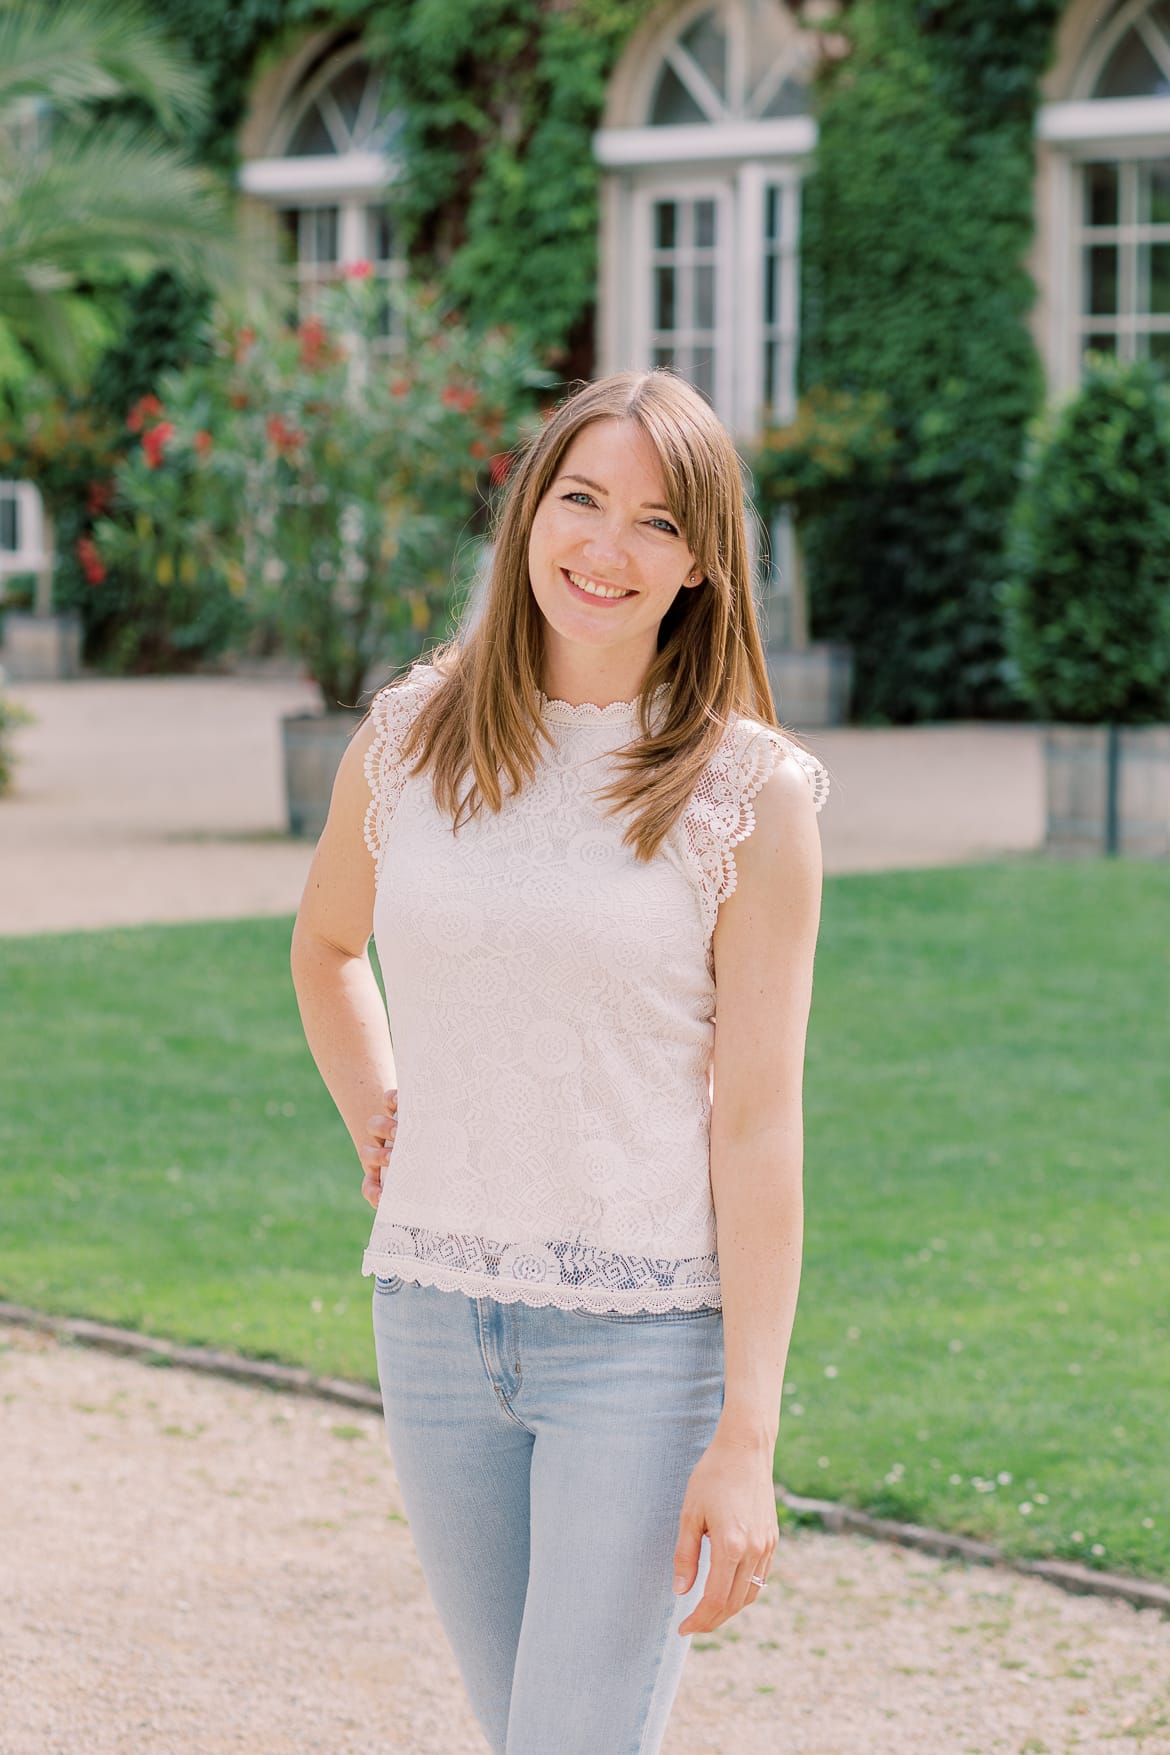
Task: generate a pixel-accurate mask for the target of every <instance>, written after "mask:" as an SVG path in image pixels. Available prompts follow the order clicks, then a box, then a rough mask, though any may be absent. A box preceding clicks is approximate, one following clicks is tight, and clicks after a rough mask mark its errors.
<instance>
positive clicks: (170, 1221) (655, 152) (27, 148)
mask: <svg viewBox="0 0 1170 1755" xmlns="http://www.w3.org/2000/svg"><path fill="white" fill-rule="evenodd" d="M0 173H2V174H0V476H2V477H3V479H2V480H0V592H2V609H0V613H2V619H3V648H2V656H0V662H2V664H3V667H4V673H5V678H6V681H5V684H4V688H3V692H2V693H0V754H2V764H3V776H4V779H5V781H6V783H7V786H8V791H7V794H6V796H5V797H4V798H3V800H0V934H3V936H2V937H0V991H2V993H3V999H2V1001H0V1082H2V1084H3V1088H4V1096H3V1104H2V1107H0V1157H2V1161H3V1171H2V1172H0V1175H2V1179H3V1203H4V1229H3V1236H2V1238H0V1293H2V1294H3V1295H4V1296H5V1297H7V1298H8V1299H9V1300H11V1301H13V1302H14V1303H16V1304H19V1305H22V1306H28V1307H35V1308H36V1309H39V1310H42V1311H51V1312H59V1313H65V1314H70V1315H79V1316H96V1317H100V1318H103V1319H106V1320H109V1321H113V1322H118V1323H121V1324H124V1325H127V1326H130V1327H134V1328H139V1329H142V1330H144V1331H146V1332H148V1333H154V1334H160V1335H169V1336H173V1337H176V1338H178V1339H181V1340H189V1341H195V1342H199V1343H203V1344H214V1345H218V1346H223V1347H229V1348H233V1349H235V1350H237V1351H241V1352H246V1353H250V1354H253V1355H256V1356H259V1357H270V1358H279V1359H283V1360H286V1361H289V1362H292V1363H301V1364H305V1365H307V1366H309V1367H311V1368H312V1369H314V1370H316V1371H329V1372H334V1373H337V1374H340V1375H348V1376H351V1377H354V1378H357V1379H361V1380H364V1381H367V1382H369V1381H372V1378H373V1358H372V1350H371V1347H370V1344H369V1337H368V1311H367V1310H366V1304H365V1292H366V1287H365V1285H364V1284H363V1283H362V1282H361V1281H360V1280H359V1278H358V1262H359V1259H360V1248H361V1244H362V1241H363V1236H364V1230H365V1222H366V1218H367V1217H368V1214H367V1211H366V1209H365V1208H364V1207H363V1206H362V1205H361V1203H360V1201H359V1200H358V1198H357V1189H358V1184H359V1172H358V1167H357V1165H356V1162H352V1161H351V1160H352V1151H351V1149H350V1147H349V1143H348V1140H347V1139H346V1138H345V1137H344V1134H343V1132H342V1130H341V1128H340V1124H339V1122H338V1120H337V1117H336V1115H335V1114H334V1113H333V1111H332V1107H331V1105H330V1103H329V1100H328V1097H327V1094H326V1093H325V1091H324V1089H323V1088H322V1086H321V1084H320V1081H319V1080H318V1078H317V1075H316V1073H315V1069H314V1068H313V1066H312V1063H311V1061H310V1060H309V1058H308V1055H307V1052H306V1050H305V1047H304V1043H303V1041H302V1039H301V1034H300V1029H299V1023H298V1019H297V1014H296V1008H295V1002H294V1000H293V995H292V991H291V984H290V982H289V980H288V976H287V941H288V932H289V925H290V916H291V913H292V911H293V909H294V908H295V905H296V901H297V898H298V894H299V888H300V885H301V883H302V882H303V878H304V872H305V869H306V867H307V863H308V859H309V855H310V853H311V849H312V842H313V837H314V836H315V835H316V834H317V833H318V832H319V830H320V827H321V823H322V821H323V817H324V810H325V807H326V804H327V801H328V791H329V784H330V781H331V778H332V774H333V772H334V770H335V767H336V763H337V760H338V759H339V757H340V753H341V751H342V749H343V748H344V746H345V742H346V740H347V738H348V737H349V736H350V735H351V733H352V730H353V727H354V725H355V723H356V722H357V719H358V717H359V714H360V711H361V708H362V706H363V704H364V703H365V702H366V701H367V700H368V698H369V692H370V690H371V689H372V688H374V687H376V686H378V684H379V683H380V682H381V681H383V680H385V678H386V677H388V676H390V675H392V674H395V673H396V672H397V671H399V670H400V669H401V668H402V667H403V666H405V665H406V664H407V663H409V662H410V661H411V660H412V659H413V658H414V657H416V656H418V655H419V654H420V653H422V652H425V651H426V650H427V648H428V646H429V645H430V644H432V643H433V642H435V641H436V640H438V639H440V638H444V637H446V636H447V635H448V634H449V633H450V632H451V630H453V629H454V628H457V627H458V626H459V625H460V620H461V618H464V617H469V616H472V615H474V612H475V592H476V585H477V580H478V579H481V578H482V576H483V568H484V565H485V561H486V545H487V541H488V532H489V522H490V512H491V507H492V503H493V496H494V495H495V494H496V493H497V492H498V490H499V488H500V486H501V485H502V484H503V483H504V482H505V481H506V479H507V473H508V468H509V459H510V455H511V453H512V451H513V450H514V448H515V447H516V445H517V444H519V443H520V442H521V441H522V439H523V437H524V436H525V434H526V433H527V432H528V431H530V430H531V427H532V423H533V422H534V421H538V420H539V418H540V411H541V409H542V407H544V406H546V405H547V404H548V402H549V401H550V400H552V399H555V398H556V397H558V396H560V395H561V394H562V393H563V392H564V390H565V388H566V387H567V386H568V385H569V384H570V383H571V382H573V381H575V380H576V379H578V378H580V377H588V376H592V375H598V374H602V373H606V372H609V371H612V370H616V369H619V368H625V367H648V366H654V365H668V366H671V367H673V368H674V369H675V370H677V371H679V372H681V373H682V374H683V375H684V376H686V377H687V378H688V379H689V380H690V381H691V382H692V383H694V384H695V385H696V386H697V387H698V389H699V390H700V391H701V392H702V393H703V394H704V395H705V396H707V397H708V398H709V399H710V401H711V403H712V404H713V406H714V407H715V409H716V410H717V412H718V413H719V415H720V416H721V417H722V418H723V420H724V421H725V422H726V423H727V425H728V426H729V428H730V429H731V431H732V432H733V434H734V435H735V438H736V441H737V444H738V446H739V448H740V451H741V454H742V456H743V458H744V462H745V472H746V479H747V480H748V482H749V485H750V491H751V495H752V500H753V504H754V507H755V509H756V511H757V513H758V519H757V520H756V528H755V538H754V540H755V561H756V582H757V589H758V604H759V614H760V620H761V628H762V631H763V633H764V636H765V640H766V646H767V652H768V659H769V666H770V672H771V677H772V683H773V689H774V693H775V697H776V703H777V710H778V713H779V717H780V719H781V721H782V722H783V723H784V724H785V725H787V726H789V727H790V728H792V729H794V730H795V731H797V732H798V733H799V734H800V735H802V736H804V737H807V739H808V741H809V743H810V745H811V747H813V748H814V749H815V750H816V752H817V753H818V754H819V755H821V756H822V758H823V759H824V760H825V761H826V763H827V764H828V766H829V768H830V772H831V774H832V776H833V780H834V789H833V793H832V795H831V797H830V801H829V804H828V807H827V809H826V811H825V814H824V818H823V825H822V826H823V837H824V846H825V856H826V868H827V871H828V874H829V875H828V881H827V884H826V891H825V911H824V925H823V931H822V939H821V945H820V949H819V952H818V966H817V992H816V1000H815V1003H814V1010H813V1019H812V1026H811V1031H810V1043H809V1060H808V1079H807V1159H808V1166H809V1242H808V1266H807V1269H806V1282H805V1289H804V1292H803V1294H802V1303H801V1310H800V1315H799V1317H798V1323H797V1332H796V1336H795V1339H794V1343H793V1354H792V1362H791V1370H790V1375H789V1382H788V1384H787V1393H786V1397H785V1419H784V1422H783V1426H782V1432H781V1438H780V1443H779V1447H778V1451H777V1464H776V1472H777V1480H778V1481H779V1482H781V1483H783V1484H785V1485H786V1486H787V1487H789V1488H791V1489H792V1490H794V1491H795V1492H797V1493H800V1494H806V1495H812V1496H816V1497H819V1498H822V1499H823V1498H834V1499H837V1500H838V1501H840V1502H842V1503H848V1504H853V1505H856V1506H859V1507H861V1508H864V1509H868V1510H870V1511H876V1512H879V1513H882V1514H884V1515H888V1516H894V1517H901V1518H911V1519H916V1520H918V1521H920V1522H924V1523H929V1524H932V1525H936V1526H939V1527H942V1528H946V1529H949V1530H952V1531H959V1532H964V1533H967V1534H971V1535H977V1536H984V1537H987V1538H990V1539H993V1540H995V1541H996V1542H997V1543H999V1544H1000V1545H1001V1546H1002V1547H1004V1548H1005V1549H1007V1550H1008V1551H1009V1552H1012V1553H1015V1554H1020V1555H1033V1556H1041V1557H1043V1556H1048V1557H1052V1556H1056V1557H1064V1558H1066V1559H1069V1560H1076V1561H1080V1562H1083V1563H1084V1564H1086V1565H1088V1566H1090V1567H1096V1568H1098V1569H1102V1568H1103V1569H1112V1570H1114V1571H1128V1572H1131V1573H1134V1574H1139V1575H1142V1576H1146V1577H1162V1578H1165V1576H1166V1572H1167V1568H1168V1566H1170V1536H1168V1533H1167V1519H1166V1512H1165V1492H1164V1487H1165V1462H1164V1421H1165V1407H1166V1397H1167V1393H1168V1391H1170V1364H1168V1359H1170V1351H1168V1348H1167V1315H1166V1303H1165V1295H1164V1289H1165V1285H1166V1284H1167V1276H1168V1272H1170V1219H1168V1217H1167V1214H1168V1212H1170V1207H1168V1205H1167V1202H1166V1199H1165V1190H1166V1173H1167V1169H1168V1167H1170V1164H1168V1154H1167V1144H1166V1142H1167V1132H1166V1116H1167V1112H1168V1108H1170V1088H1168V1081H1167V1070H1166V1069H1167V1066H1168V1065H1170V1056H1168V1055H1167V1052H1166V1028H1167V994H1168V993H1170V934H1168V933H1167V920H1168V919H1170V908H1168V901H1170V896H1168V885H1167V863H1166V862H1167V857H1168V856H1170V487H1168V483H1170V399H1168V398H1170V393H1168V392H1167V389H1166V376H1165V375H1166V371H1167V367H1168V366H1170V4H1167V3H1166V0H1124V3H1122V0H1119V3H1117V4H1109V3H1107V0H1093V3H1091V4H1090V3H1087V0H1069V3H1068V4H1062V3H1061V0H1030V3H1028V4H1023V3H1022V0H949V3H948V4H945V5H944V4H941V3H938V0H854V3H853V4H845V3H843V0H842V3H840V4H832V3H831V0H806V3H805V4H803V5H798V4H795V3H785V0H686V3H684V4H679V3H676V0H668V3H666V4H663V3H662V0H655V3H654V4H651V3H650V0H576V3H570V4H564V3H561V0H526V3H525V4H520V3H518V0H517V3H516V4H507V3H500V0H492V3H489V0H366V3H359V0H337V3H336V4H334V5H328V4H325V5H322V4H310V3H308V0H197V3H196V0H153V4H152V5H151V7H150V9H149V11H146V10H144V9H138V8H135V7H133V6H129V5H127V6H124V7H121V8H115V7H114V6H112V5H102V6H96V5H86V4H83V3H81V0H61V3H60V4H56V5H47V4H46V5H33V4H11V5H4V6H0Z"/></svg>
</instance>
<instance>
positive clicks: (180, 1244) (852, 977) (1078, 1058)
mask: <svg viewBox="0 0 1170 1755" xmlns="http://www.w3.org/2000/svg"><path fill="white" fill-rule="evenodd" d="M1168 927H1170V872H1168V871H1167V870H1166V869H1165V868H1160V867H1158V866H1156V865H1152V864H1140V863H1136V862H1128V861H1127V862H1108V861H1105V860H1097V861H1091V862H1086V863H1076V864H1048V863H1045V862H1041V861H1032V860H1025V861H1020V862H1013V863H1008V864H1004V865H988V866H968V867H963V868H961V869H952V870H945V871H931V872H922V873H899V874H890V875H882V876H876V877H873V876H864V877H849V878H836V879H833V880H831V881H829V882H828V883H827V884H826V890H825V909H824V924H823V929H822V937H821V945H820V949H819V952H818V961H817V980H816V997H815V1001H814V1008H813V1022H812V1028H811V1032H810V1043H809V1063H808V1077H807V1084H806V1093H807V1102H806V1114H807V1130H806V1167H807V1168H806V1181H807V1192H808V1239H807V1253H806V1267H805V1275H804V1282H803V1287H802V1292H801V1302H800V1311H799V1315H798V1319H797V1328H796V1334H795V1337H794V1341H793V1348H792V1356H791V1360H790V1369H789V1382H788V1388H787V1393H786V1396H785V1417H784V1420H783V1423H782V1427H781V1436H780V1445H779V1449H778V1453H777V1478H778V1479H780V1480H782V1481H783V1482H784V1484H785V1485H786V1486H788V1487H790V1488H791V1489H793V1490H794V1491H796V1492H800V1493H808V1494H813V1495H815V1496H818V1497H827V1498H836V1499H841V1500H846V1501H849V1502H852V1503H854V1504H858V1505H861V1506H863V1507H865V1508H867V1509H870V1510H874V1511H877V1512H879V1513H882V1514H885V1515H889V1516H895V1517H903V1518H913V1519H917V1520H920V1521H922V1522H926V1523H930V1524H935V1525H939V1526H943V1527H946V1528H950V1529H955V1530H961V1531H965V1532H968V1533H971V1534H976V1535H981V1536H985V1537H989V1538H991V1539H993V1540H995V1541H997V1542H1000V1543H1001V1544H1002V1545H1004V1546H1005V1547H1007V1548H1009V1549H1010V1550H1012V1551H1013V1552H1018V1553H1031V1554H1058V1555H1065V1556H1075V1557H1077V1558H1079V1559H1082V1560H1085V1561H1087V1562H1088V1563H1089V1564H1098V1565H1100V1566H1103V1567H1107V1568H1112V1569H1116V1570H1122V1571H1124V1570H1132V1571H1136V1572H1141V1573H1145V1574H1147V1575H1150V1576H1162V1577H1165V1576H1167V1575H1170V1512H1168V1511H1167V1506H1166V1491H1165V1487H1166V1447H1165V1433H1166V1425H1167V1409H1168V1408H1170V1334H1168V1328H1170V1296H1168V1288H1170V1200H1168V1199H1167V1193H1168V1189H1167V1184H1168V1182H1170V1176H1168V1171H1170V1148H1168V1130H1167V1117H1168V1116H1170V1073H1168V1063H1170V1057H1168V1055H1167V1021H1168V1019H1167V1014H1168V1010H1170V930H1168ZM288 935H289V923H288V922H287V921H281V920H277V921H272V920H263V921H237V922H232V923H228V924H219V923H215V924H210V925H199V926H181V927H166V928H143V929H138V930H133V931H115V932H105V933H93V934H70V935H66V936H62V937H42V938H35V939H9V940H4V941H0V994H2V995H3V1005H2V1008H0V1067H2V1068H3V1073H2V1075H0V1085H2V1090H0V1162H2V1163H3V1165H4V1169H3V1172H2V1183H0V1193H2V1196H3V1208H2V1212H3V1221H2V1224H0V1293H2V1294H3V1295H4V1296H6V1297H9V1298H12V1299H16V1300H20V1301H23V1302H27V1303H30V1304H35V1305H38V1306H40V1307H41V1308H42V1309H46V1310H52V1311H63V1312H70V1313H82V1314H86V1315H91V1316H97V1317H102V1318H107V1319H110V1320H114V1321H118V1322H123V1323H129V1324H131V1325H134V1326H137V1327H141V1328H143V1329H145V1330H148V1331H152V1332H155V1333H159V1334H166V1335H172V1336H176V1337H179V1338H181V1339H183V1340H189V1341H204V1342H209V1343H215V1344H217V1345H227V1346H232V1347H236V1348H238V1349H241V1350H243V1351H247V1352H251V1353H255V1354H260V1355H264V1356H269V1357H277V1358H283V1359H289V1360H293V1361H296V1362H301V1363H304V1364H307V1365H309V1366H310V1367H312V1368H314V1369H316V1370H319V1371H327V1372H335V1373H340V1374H344V1375H349V1376H354V1377H362V1378H366V1379H369V1380H370V1381H373V1375H374V1373H373V1352H372V1346H371V1342H370V1339H369V1333H368V1305H369V1289H370V1282H369V1281H367V1280H362V1279H361V1278H360V1277H359V1265H360V1256H361V1250H362V1246H363V1243H364V1239H365V1235H366V1232H367V1230H368V1225H369V1220H370V1217H371V1214H370V1209H369V1208H368V1207H366V1206H365V1205H364V1203H363V1202H362V1201H361V1200H360V1199H359V1197H358V1185H359V1182H360V1173H359V1170H358V1166H357V1160H356V1158H355V1157H354V1155H353V1153H352V1149H351V1147H350V1145H349V1142H348V1139H347V1138H346V1136H345V1134H344V1131H343V1130H342V1127H341V1124H340V1122H339V1121H338V1119H337V1117H336V1115H335V1113H334V1112H333V1109H332V1106H331V1104H330V1101H329V1098H328V1096H327V1095H326V1093H325V1091H324V1088H323V1087H322V1086H321V1084H320V1081H319V1079H318V1077H317V1074H316V1071H315V1069H314V1067H313V1065H312V1062H311V1060H310V1059H309V1056H308V1053H307V1050H306V1049H305V1046H304V1042H303V1038H302V1036H301V1033H300V1027H299V1022H298V1019H297V1014H296V1007H295V1002H294V999H293V994H292V987H291V983H290V980H289V976H288V965H287V954H286V951H287V942H288ZM1021 1506H1027V1507H1030V1510H1027V1511H1022V1510H1021V1509H1020V1507H1021Z"/></svg>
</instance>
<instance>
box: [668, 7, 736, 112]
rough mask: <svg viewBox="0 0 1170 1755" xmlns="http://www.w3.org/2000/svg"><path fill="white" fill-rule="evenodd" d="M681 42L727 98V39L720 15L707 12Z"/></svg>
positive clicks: (721, 94) (693, 59)
mask: <svg viewBox="0 0 1170 1755" xmlns="http://www.w3.org/2000/svg"><path fill="white" fill-rule="evenodd" d="M679 42H680V43H681V44H682V46H683V48H684V49H685V50H686V52H687V54H688V55H689V56H690V57H691V60H692V61H694V62H695V63H696V64H697V65H698V66H699V67H701V68H702V70H703V72H704V73H705V74H706V75H707V78H708V79H709V80H710V81H711V84H712V85H713V86H714V87H715V90H716V91H717V92H718V93H719V96H720V97H721V98H723V99H724V100H726V98H727V37H726V35H725V33H724V31H723V28H722V26H721V24H720V22H719V18H718V14H716V13H714V12H705V13H704V14H703V16H702V18H697V19H696V20H695V22H694V24H692V26H691V28H690V30H686V31H684V32H683V34H682V36H681V37H680V38H679Z"/></svg>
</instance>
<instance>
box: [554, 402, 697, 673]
mask: <svg viewBox="0 0 1170 1755" xmlns="http://www.w3.org/2000/svg"><path fill="white" fill-rule="evenodd" d="M528 572H529V578H530V580H531V584H532V592H533V596H534V597H535V598H536V601H537V603H538V605H539V606H540V610H541V613H542V614H543V616H544V621H545V639H546V647H547V648H548V656H549V658H550V659H551V660H552V661H553V670H554V674H555V672H556V669H557V668H558V666H559V665H560V664H561V662H562V661H569V662H570V663H577V662H578V661H579V659H580V658H581V657H582V656H584V654H585V652H586V651H592V652H595V653H597V654H601V653H604V654H605V657H606V660H607V663H606V666H605V669H606V672H607V674H609V675H612V676H614V677H615V678H616V677H619V676H620V677H626V676H629V677H633V678H639V677H641V676H643V675H644V674H645V672H646V670H647V669H648V668H649V665H650V664H651V662H652V660H653V658H654V655H655V652H656V651H657V641H658V626H659V623H660V622H661V621H662V618H663V616H664V615H665V614H666V612H667V610H668V609H669V608H670V606H671V604H672V603H673V602H674V600H675V598H676V597H677V595H678V593H679V591H680V589H684V588H687V587H689V586H691V585H692V584H694V585H698V584H701V583H702V574H701V573H700V572H699V569H698V568H697V566H696V565H695V560H694V556H693V555H692V554H691V551H690V549H689V548H688V546H687V538H686V533H685V532H684V531H682V530H680V529H679V527H678V524H677V522H676V520H675V518H674V515H673V513H672V512H671V511H670V510H669V508H668V506H667V503H666V490H665V484H664V482H663V479H662V470H661V467H660V465H659V462H658V457H657V455H656V453H655V450H654V447H653V445H652V444H651V443H650V440H649V439H648V438H647V437H646V435H645V433H644V432H643V431H642V429H641V427H640V426H638V424H637V422H636V421H632V420H618V419H608V418H607V419H604V420H598V421H594V422H592V423H591V424H590V425H589V426H587V427H584V428H583V429H582V430H581V432H579V433H578V434H577V436H576V438H575V439H574V440H573V442H572V443H571V445H570V446H569V448H568V450H567V451H566V452H565V455H564V457H563V458H562V460H561V464H560V468H559V470H558V472H557V474H556V476H555V477H554V479H553V481H552V483H551V484H550V486H549V490H548V492H547V493H546V494H545V496H544V498H543V499H542V500H541V502H540V504H539V506H538V507H537V509H536V517H535V518H534V519H533V522H532V530H531V534H530V536H529V540H528ZM630 686H632V687H633V688H634V689H636V688H637V686H638V684H637V682H636V681H635V682H634V683H633V684H632V685H630Z"/></svg>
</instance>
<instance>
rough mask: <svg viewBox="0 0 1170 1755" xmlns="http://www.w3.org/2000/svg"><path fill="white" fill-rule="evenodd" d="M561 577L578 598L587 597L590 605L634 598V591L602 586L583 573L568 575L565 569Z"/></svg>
mask: <svg viewBox="0 0 1170 1755" xmlns="http://www.w3.org/2000/svg"><path fill="white" fill-rule="evenodd" d="M561 575H562V577H563V578H565V579H567V580H568V582H569V586H570V588H571V589H572V590H573V591H574V592H575V593H576V595H577V596H578V597H587V598H589V600H590V601H591V602H592V603H622V602H624V600H625V599H626V598H627V597H636V596H637V595H638V593H637V592H636V591H628V590H626V589H625V587H624V586H619V585H603V584H601V583H599V581H598V580H596V579H590V578H589V577H588V575H587V574H585V573H570V572H569V570H568V568H567V567H562V568H561Z"/></svg>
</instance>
